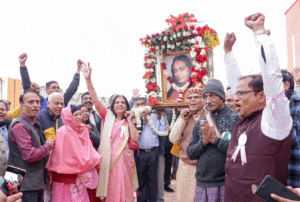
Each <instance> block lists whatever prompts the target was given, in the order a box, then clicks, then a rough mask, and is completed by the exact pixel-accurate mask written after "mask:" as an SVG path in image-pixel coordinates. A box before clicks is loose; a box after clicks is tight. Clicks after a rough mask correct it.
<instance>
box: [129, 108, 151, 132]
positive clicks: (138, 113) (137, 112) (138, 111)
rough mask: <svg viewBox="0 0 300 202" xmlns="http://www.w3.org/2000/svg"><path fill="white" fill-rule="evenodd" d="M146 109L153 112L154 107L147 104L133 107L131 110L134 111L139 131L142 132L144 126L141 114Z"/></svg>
mask: <svg viewBox="0 0 300 202" xmlns="http://www.w3.org/2000/svg"><path fill="white" fill-rule="evenodd" d="M146 110H147V111H149V112H151V110H152V108H151V107H150V106H145V107H138V108H132V110H131V111H133V113H134V118H135V121H136V127H137V129H138V132H141V128H142V120H141V114H142V113H144V112H145V111H146Z"/></svg>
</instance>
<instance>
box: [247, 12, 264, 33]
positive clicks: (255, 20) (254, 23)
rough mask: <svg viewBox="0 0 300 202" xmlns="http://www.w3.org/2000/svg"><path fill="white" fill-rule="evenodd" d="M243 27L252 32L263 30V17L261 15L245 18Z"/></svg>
mask: <svg viewBox="0 0 300 202" xmlns="http://www.w3.org/2000/svg"><path fill="white" fill-rule="evenodd" d="M245 25H246V26H247V27H249V28H250V29H251V30H252V31H253V32H256V31H258V30H264V29H265V16H264V15H263V14H261V13H256V14H253V15H249V16H248V17H246V18H245Z"/></svg>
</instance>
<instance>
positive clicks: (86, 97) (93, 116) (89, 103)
mask: <svg viewBox="0 0 300 202" xmlns="http://www.w3.org/2000/svg"><path fill="white" fill-rule="evenodd" d="M81 104H83V105H85V106H86V108H87V109H88V111H89V113H90V116H89V122H90V123H91V124H93V125H94V126H96V128H97V130H98V132H99V134H100V133H101V124H102V118H101V116H100V115H99V114H98V113H97V112H95V110H93V106H94V104H93V100H92V97H91V96H90V93H89V92H85V93H83V94H82V96H81Z"/></svg>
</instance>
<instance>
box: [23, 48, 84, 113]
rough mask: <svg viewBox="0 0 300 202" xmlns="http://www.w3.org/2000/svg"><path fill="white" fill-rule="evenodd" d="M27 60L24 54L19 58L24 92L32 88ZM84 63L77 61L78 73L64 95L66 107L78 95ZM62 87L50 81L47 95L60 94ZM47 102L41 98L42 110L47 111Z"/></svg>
mask: <svg viewBox="0 0 300 202" xmlns="http://www.w3.org/2000/svg"><path fill="white" fill-rule="evenodd" d="M26 60H27V54H26V53H23V54H22V55H20V56H19V62H20V73H21V79H22V85H23V89H24V91H26V90H27V89H28V88H30V85H31V81H30V77H29V73H28V70H27V67H26V65H25V63H26ZM82 64H83V63H82V61H81V60H78V61H77V66H78V67H77V70H76V73H75V74H74V77H73V80H72V82H71V83H70V85H69V87H68V88H67V90H66V92H65V93H64V106H67V105H68V103H69V101H70V100H71V99H72V97H73V95H74V94H75V93H76V91H77V89H78V86H79V81H80V71H81V68H82V67H81V66H82ZM60 90H61V89H60V87H59V84H58V82H57V81H49V82H47V83H46V93H47V94H48V96H49V95H51V93H53V92H58V93H60ZM47 101H48V97H46V98H44V97H42V96H41V110H43V109H45V108H46V107H47Z"/></svg>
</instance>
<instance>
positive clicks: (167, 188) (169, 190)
mask: <svg viewBox="0 0 300 202" xmlns="http://www.w3.org/2000/svg"><path fill="white" fill-rule="evenodd" d="M165 191H167V192H174V189H172V188H170V187H165Z"/></svg>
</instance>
